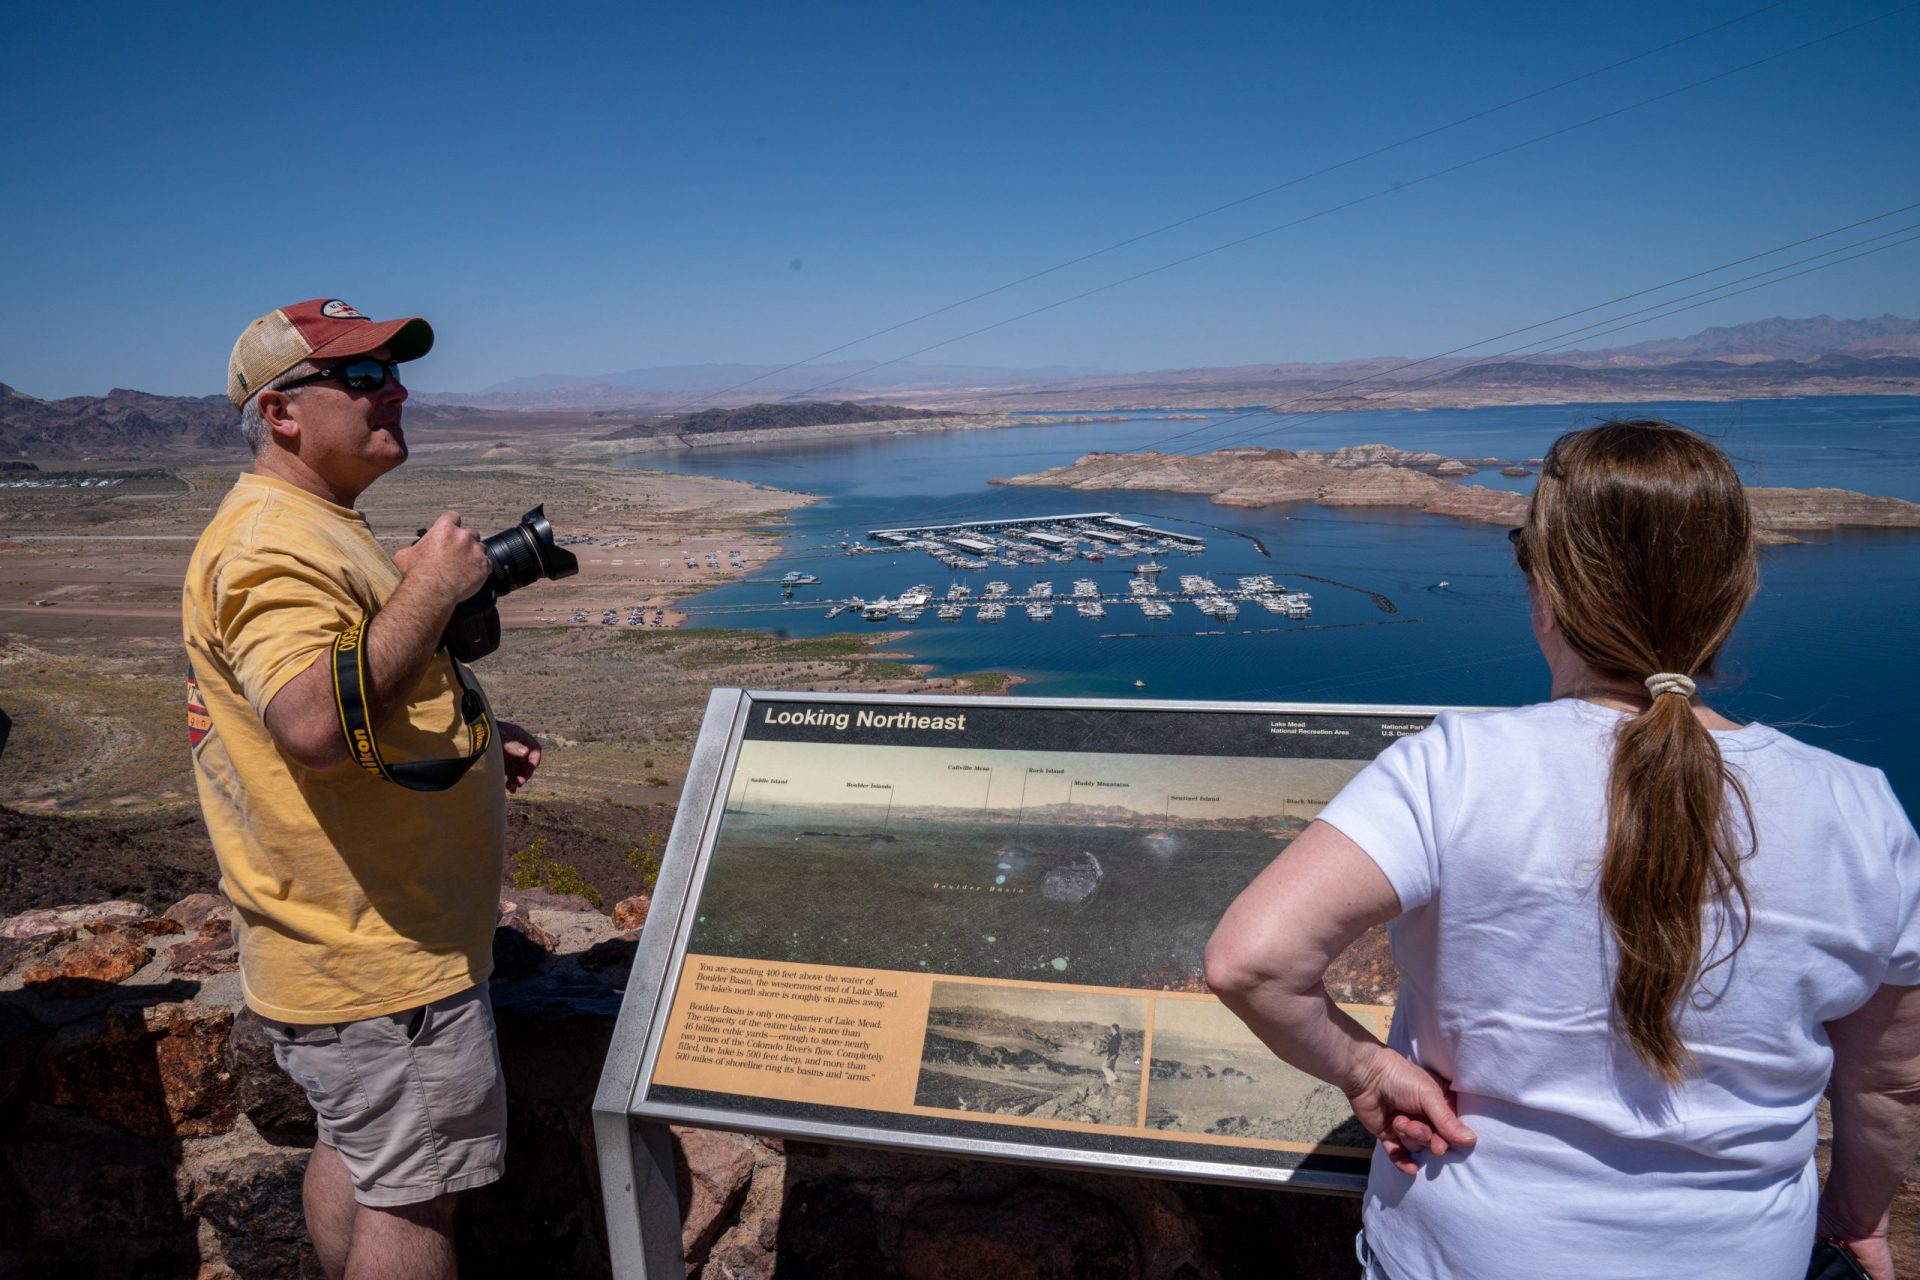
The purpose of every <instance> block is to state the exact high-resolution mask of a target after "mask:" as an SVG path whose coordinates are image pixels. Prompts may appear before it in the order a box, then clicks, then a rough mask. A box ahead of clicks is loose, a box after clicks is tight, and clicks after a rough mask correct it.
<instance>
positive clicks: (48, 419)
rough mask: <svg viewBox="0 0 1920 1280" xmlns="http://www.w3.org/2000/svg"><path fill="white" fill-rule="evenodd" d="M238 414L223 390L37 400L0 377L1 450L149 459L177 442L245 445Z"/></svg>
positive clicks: (20, 454) (176, 446) (48, 455)
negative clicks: (198, 393)
mask: <svg viewBox="0 0 1920 1280" xmlns="http://www.w3.org/2000/svg"><path fill="white" fill-rule="evenodd" d="M241 445H242V441H241V439H240V415H239V414H238V413H236V412H234V408H233V406H232V405H231V404H229V403H228V402H227V398H226V397H225V396H223V395H219V396H197V397H196V396H155V395H148V394H147V393H146V392H144V391H125V390H121V389H118V388H116V389H114V390H112V391H109V392H107V394H106V395H104V396H70V397H68V398H67V399H65V400H36V399H34V398H33V397H32V396H29V395H22V394H21V393H20V392H18V391H15V390H14V389H13V388H12V387H9V386H7V385H6V384H5V383H0V457H36V458H78V457H84V456H87V455H110V456H113V457H119V458H129V457H132V458H151V457H156V456H158V455H160V454H162V453H165V452H166V451H168V450H171V449H179V448H188V449H220V450H230V449H233V448H234V447H236V446H241Z"/></svg>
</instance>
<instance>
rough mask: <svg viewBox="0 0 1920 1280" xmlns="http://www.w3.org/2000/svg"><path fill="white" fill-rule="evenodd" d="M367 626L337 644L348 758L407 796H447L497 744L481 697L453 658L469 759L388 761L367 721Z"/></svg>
mask: <svg viewBox="0 0 1920 1280" xmlns="http://www.w3.org/2000/svg"><path fill="white" fill-rule="evenodd" d="M366 637H367V623H366V620H365V619H364V618H363V619H362V620H360V621H359V622H356V623H354V624H353V625H352V626H350V627H348V628H347V629H346V630H345V631H342V632H341V633H340V634H339V635H337V636H335V637H334V640H333V655H332V656H333V702H334V706H335V707H336V708H338V710H339V712H340V732H341V733H343V734H345V735H346V739H347V753H348V754H349V755H351V756H352V757H353V760H354V763H355V764H358V765H359V766H360V767H361V768H362V769H365V770H366V771H367V772H368V773H372V774H377V775H379V776H380V777H382V778H385V779H386V780H387V781H388V782H392V783H397V784H398V785H400V786H403V787H405V788H406V789H407V790H409V791H445V790H446V789H447V788H448V787H451V786H452V785H453V784H454V783H456V782H458V781H460V779H461V778H462V777H464V776H465V775H466V772H467V770H468V769H471V768H472V767H473V762H474V761H475V760H478V759H479V758H480V757H481V756H484V755H485V754H487V747H488V746H489V745H490V744H491V743H492V742H493V720H492V718H491V717H489V716H488V715H487V702H486V699H485V698H482V697H481V696H480V691H479V690H478V689H476V688H474V687H473V685H471V684H469V683H468V682H467V677H466V673H465V672H463V671H462V670H461V669H460V664H459V663H458V662H454V659H453V656H452V655H451V654H449V655H448V656H447V661H448V662H452V663H453V678H454V680H455V681H456V682H457V683H458V684H459V686H460V717H461V719H463V720H464V721H466V725H467V746H468V748H469V751H468V754H466V755H465V756H461V757H457V758H454V759H448V760H406V761H392V762H390V761H388V760H387V758H386V757H385V756H383V755H382V754H381V753H380V744H379V743H378V742H376V741H375V740H374V736H373V722H372V721H371V720H370V719H369V718H368V717H367V697H366V688H367V646H366Z"/></svg>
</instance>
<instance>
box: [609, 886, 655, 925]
mask: <svg viewBox="0 0 1920 1280" xmlns="http://www.w3.org/2000/svg"><path fill="white" fill-rule="evenodd" d="M652 902H653V899H651V898H650V897H648V896H647V895H646V894H644V893H636V894H635V895H634V896H633V897H631V898H622V899H620V901H618V902H616V903H614V904H613V927H614V928H616V929H619V930H620V931H621V932H623V933H624V932H627V931H630V930H633V929H638V928H640V927H641V926H643V925H645V924H646V923H647V908H648V906H650V905H651V904H652Z"/></svg>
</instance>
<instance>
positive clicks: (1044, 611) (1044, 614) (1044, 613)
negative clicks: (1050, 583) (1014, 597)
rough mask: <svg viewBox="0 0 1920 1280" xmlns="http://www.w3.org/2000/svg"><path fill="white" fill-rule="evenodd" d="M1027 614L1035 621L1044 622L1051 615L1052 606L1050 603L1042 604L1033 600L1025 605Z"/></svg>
mask: <svg viewBox="0 0 1920 1280" xmlns="http://www.w3.org/2000/svg"><path fill="white" fill-rule="evenodd" d="M1027 616H1028V617H1029V618H1032V619H1033V620H1034V621H1035V622H1045V621H1046V620H1047V619H1048V618H1051V617H1052V616H1053V606H1052V605H1050V604H1042V603H1041V602H1040V601H1038V600H1035V601H1034V602H1033V603H1031V604H1029V605H1028V606H1027Z"/></svg>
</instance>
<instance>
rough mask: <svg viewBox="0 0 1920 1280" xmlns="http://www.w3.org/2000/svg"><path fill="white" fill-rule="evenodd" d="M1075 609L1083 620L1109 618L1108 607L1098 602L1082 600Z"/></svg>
mask: <svg viewBox="0 0 1920 1280" xmlns="http://www.w3.org/2000/svg"><path fill="white" fill-rule="evenodd" d="M1074 608H1075V609H1076V610H1078V611H1079V614H1080V616H1081V617H1083V618H1104V617H1106V616H1107V606H1105V605H1103V604H1101V603H1100V602H1099V601H1098V600H1082V601H1081V602H1080V603H1079V604H1077V605H1075V606H1074Z"/></svg>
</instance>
